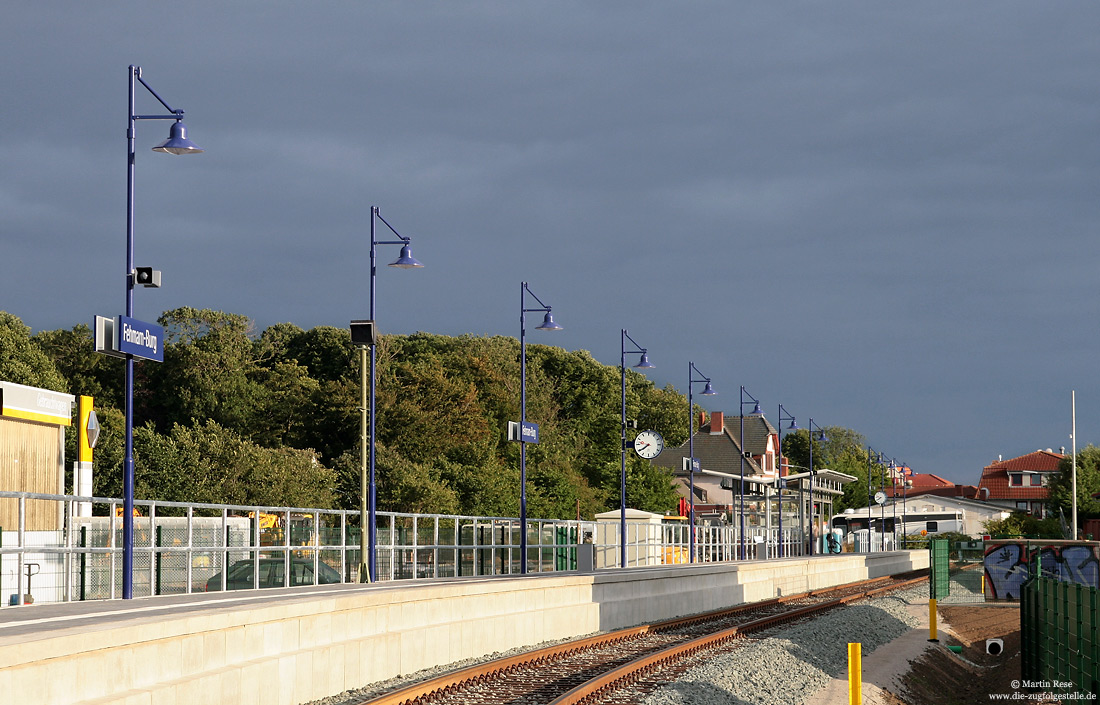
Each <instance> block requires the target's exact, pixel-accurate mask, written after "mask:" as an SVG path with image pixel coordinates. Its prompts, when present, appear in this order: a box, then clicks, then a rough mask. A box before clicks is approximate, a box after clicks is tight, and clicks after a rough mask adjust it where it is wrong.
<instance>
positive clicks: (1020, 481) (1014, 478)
mask: <svg viewBox="0 0 1100 705" xmlns="http://www.w3.org/2000/svg"><path fill="white" fill-rule="evenodd" d="M1008 483H1009V484H1010V485H1012V486H1013V487H1023V486H1024V475H1023V473H1019V472H1014V473H1012V474H1011V475H1009V476H1008Z"/></svg>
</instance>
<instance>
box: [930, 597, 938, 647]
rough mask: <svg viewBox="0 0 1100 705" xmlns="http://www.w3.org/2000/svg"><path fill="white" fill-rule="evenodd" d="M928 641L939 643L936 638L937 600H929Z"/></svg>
mask: <svg viewBox="0 0 1100 705" xmlns="http://www.w3.org/2000/svg"><path fill="white" fill-rule="evenodd" d="M928 641H939V639H937V638H936V599H935V598H932V599H930V600H928Z"/></svg>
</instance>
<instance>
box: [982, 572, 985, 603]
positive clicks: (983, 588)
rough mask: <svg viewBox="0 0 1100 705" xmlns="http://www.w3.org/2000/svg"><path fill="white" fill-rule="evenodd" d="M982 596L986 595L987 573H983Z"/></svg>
mask: <svg viewBox="0 0 1100 705" xmlns="http://www.w3.org/2000/svg"><path fill="white" fill-rule="evenodd" d="M982 597H985V573H982Z"/></svg>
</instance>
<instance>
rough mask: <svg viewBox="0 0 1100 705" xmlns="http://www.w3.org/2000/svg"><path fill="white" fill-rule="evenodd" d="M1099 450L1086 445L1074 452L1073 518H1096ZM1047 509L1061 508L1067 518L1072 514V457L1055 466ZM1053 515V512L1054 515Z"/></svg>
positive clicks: (1099, 502)
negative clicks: (1074, 490)
mask: <svg viewBox="0 0 1100 705" xmlns="http://www.w3.org/2000/svg"><path fill="white" fill-rule="evenodd" d="M1097 492H1100V448H1097V447H1096V446H1094V445H1092V444H1089V445H1088V446H1087V447H1085V448H1084V449H1082V450H1079V451H1077V518H1078V520H1081V519H1088V518H1094V517H1100V500H1098V499H1094V498H1093V495H1094V494H1096V493H1097ZM1050 504H1051V509H1053V510H1055V511H1056V510H1058V509H1061V510H1062V511H1063V512H1064V513H1065V516H1066V518H1067V519H1068V518H1069V517H1071V516H1072V515H1073V456H1071V455H1067V456H1065V457H1064V458H1062V460H1061V462H1059V463H1058V472H1057V474H1055V475H1054V477H1052V478H1051V481H1050ZM1056 513H1057V512H1056Z"/></svg>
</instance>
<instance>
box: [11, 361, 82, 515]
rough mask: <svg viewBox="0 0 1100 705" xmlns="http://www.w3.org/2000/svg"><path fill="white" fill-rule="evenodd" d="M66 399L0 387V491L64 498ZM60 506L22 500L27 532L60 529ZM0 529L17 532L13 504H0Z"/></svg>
mask: <svg viewBox="0 0 1100 705" xmlns="http://www.w3.org/2000/svg"><path fill="white" fill-rule="evenodd" d="M74 400H75V398H74V397H73V396H72V395H70V394H62V393H60V392H53V391H50V390H48V389H38V388H36V387H28V386H25V385H22V384H14V383H12V382H0V490H5V491H8V492H36V493H41V494H64V492H65V427H66V426H70V425H71V424H72V407H73V402H74ZM61 510H62V505H61V503H60V502H52V501H28V502H27V504H26V516H25V518H24V521H25V528H26V529H27V530H28V531H43V530H54V529H59V528H61V521H62V511H61ZM0 528H2V529H3V530H5V531H15V530H17V529H18V528H19V502H18V501H17V500H15V499H0Z"/></svg>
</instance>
